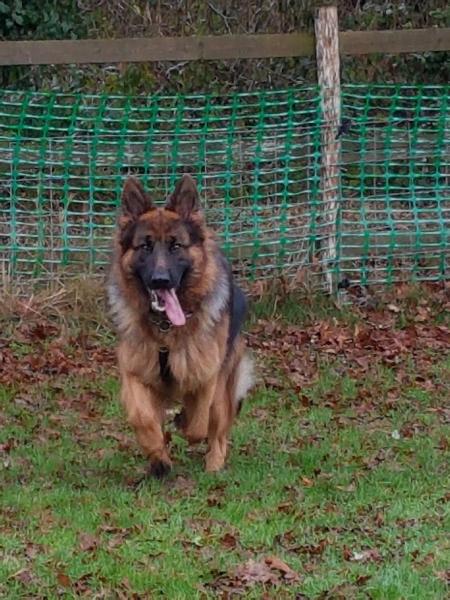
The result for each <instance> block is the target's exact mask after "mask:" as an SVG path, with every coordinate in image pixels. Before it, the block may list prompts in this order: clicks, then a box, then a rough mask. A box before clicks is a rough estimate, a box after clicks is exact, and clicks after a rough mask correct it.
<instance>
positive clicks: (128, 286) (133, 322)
mask: <svg viewBox="0 0 450 600" xmlns="http://www.w3.org/2000/svg"><path fill="white" fill-rule="evenodd" d="M155 282H156V283H155ZM164 286H165V287H167V288H169V287H170V288H171V289H172V288H173V289H175V290H176V292H175V293H176V297H177V298H178V300H179V304H180V306H181V308H182V310H183V313H184V315H185V316H186V321H185V324H184V325H182V326H175V325H172V324H171V323H170V321H169V320H168V319H165V318H164V315H163V314H161V313H158V312H156V313H155V312H154V311H153V310H152V303H151V300H150V298H151V293H152V289H153V288H158V287H161V288H162V287H164ZM163 292H164V290H162V291H161V293H163ZM158 293H159V292H158ZM164 293H166V292H164ZM108 295H109V302H110V307H111V311H112V314H113V318H114V321H115V324H116V327H117V331H118V335H119V345H118V362H119V370H120V376H121V398H122V402H123V405H124V407H125V410H126V413H127V416H128V421H129V422H130V424H131V425H132V426H133V427H134V430H135V432H136V436H137V439H138V441H139V444H140V445H141V447H142V449H143V451H144V452H145V454H146V455H147V456H148V458H149V459H150V464H151V472H152V474H154V475H156V476H162V475H164V474H165V473H167V472H168V471H169V469H170V467H171V460H170V457H169V454H168V450H167V448H166V444H165V439H164V433H163V426H164V419H165V413H166V410H167V408H168V407H170V406H172V405H173V403H175V402H180V403H181V405H182V410H181V413H180V415H179V418H178V425H179V427H180V429H181V431H182V433H183V434H184V436H185V437H186V438H187V440H188V441H189V442H191V443H195V442H199V441H201V440H204V439H207V442H208V450H207V454H206V469H207V470H208V471H218V470H219V469H221V468H222V467H223V466H224V462H225V458H226V454H227V444H228V435H229V431H230V428H231V425H232V422H233V419H234V417H235V415H236V413H237V412H238V408H239V405H240V402H241V400H242V398H243V397H244V396H245V394H246V393H247V391H248V389H249V388H250V387H251V385H252V363H251V360H250V358H249V356H248V355H247V353H246V350H245V343H244V340H243V338H242V337H241V335H240V328H241V325H242V321H243V319H244V316H245V308H246V302H245V298H244V295H243V293H242V291H241V290H240V289H239V288H238V287H237V286H236V284H235V283H234V282H233V279H232V276H231V271H230V268H229V266H228V264H227V261H226V260H225V258H224V257H223V255H222V253H221V252H220V250H219V248H218V245H217V242H216V239H215V237H214V235H213V233H212V232H211V231H210V230H209V229H208V227H207V226H206V223H205V220H204V216H203V213H202V211H201V209H200V206H199V201H198V193H197V189H196V186H195V183H194V181H193V179H192V178H191V177H190V176H188V175H185V176H184V177H183V178H182V179H181V180H180V181H179V183H178V185H177V186H176V188H175V191H174V192H173V194H172V195H171V196H170V197H169V200H168V202H167V204H166V206H165V207H164V208H157V207H155V205H154V204H153V203H152V200H151V198H150V196H149V195H148V194H147V193H146V192H145V191H144V189H143V187H142V185H141V184H140V182H139V181H138V180H137V179H135V178H133V177H130V178H129V179H128V180H127V181H126V183H125V186H124V189H123V196H122V215H121V217H120V218H119V224H118V230H117V235H116V238H115V249H114V258H113V263H112V268H111V273H110V277H109V284H108ZM167 310H168V309H167Z"/></svg>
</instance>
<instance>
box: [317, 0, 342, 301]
mask: <svg viewBox="0 0 450 600" xmlns="http://www.w3.org/2000/svg"><path fill="white" fill-rule="evenodd" d="M315 33H316V59H317V77H318V81H319V87H320V93H321V102H322V115H323V124H322V142H321V143H322V165H321V174H320V189H321V194H322V211H321V223H320V229H321V237H322V239H323V242H322V243H321V253H322V261H323V269H324V277H325V283H326V286H327V288H328V291H329V293H330V294H332V293H333V292H334V291H335V289H336V282H335V281H334V276H333V269H334V266H335V264H336V259H337V252H336V221H337V211H338V201H339V154H340V139H339V138H338V137H337V135H338V130H339V126H340V123H341V83H340V75H339V24H338V12H337V6H321V7H320V8H319V9H318V11H317V14H316V19H315Z"/></svg>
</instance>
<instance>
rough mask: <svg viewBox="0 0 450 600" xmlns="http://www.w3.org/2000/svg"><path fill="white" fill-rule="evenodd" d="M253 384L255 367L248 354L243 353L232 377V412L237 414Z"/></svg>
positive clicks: (246, 352)
mask: <svg viewBox="0 0 450 600" xmlns="http://www.w3.org/2000/svg"><path fill="white" fill-rule="evenodd" d="M254 384H255V367H254V362H253V358H252V356H251V354H250V352H249V351H248V350H247V351H245V352H244V353H243V354H242V356H241V358H240V359H239V362H238V364H237V365H236V371H235V375H234V399H233V400H234V402H233V404H234V410H235V414H239V412H240V410H241V408H242V402H243V401H244V398H245V396H246V395H247V394H248V392H249V391H250V390H251V388H252V387H253V385H254Z"/></svg>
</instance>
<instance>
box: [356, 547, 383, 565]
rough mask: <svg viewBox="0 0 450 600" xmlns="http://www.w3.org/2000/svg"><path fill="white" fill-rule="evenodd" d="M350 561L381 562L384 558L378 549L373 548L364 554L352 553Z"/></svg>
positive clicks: (363, 552) (364, 551)
mask: <svg viewBox="0 0 450 600" xmlns="http://www.w3.org/2000/svg"><path fill="white" fill-rule="evenodd" d="M348 560H350V561H354V562H380V561H381V560H382V557H381V554H380V553H379V552H378V550H377V549H376V548H371V549H369V550H363V551H362V552H352V553H351V555H350V558H349V559H348Z"/></svg>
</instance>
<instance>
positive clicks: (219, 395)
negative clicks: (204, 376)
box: [206, 342, 253, 471]
mask: <svg viewBox="0 0 450 600" xmlns="http://www.w3.org/2000/svg"><path fill="white" fill-rule="evenodd" d="M231 360H232V363H231V367H230V370H229V371H228V373H222V374H221V375H220V376H219V379H218V383H217V388H216V394H215V396H214V401H213V403H212V405H211V410H210V413H209V430H208V452H207V454H206V470H207V471H219V470H220V469H221V468H222V467H223V465H224V463H225V459H226V455H227V450H228V434H229V431H230V429H231V425H232V424H233V420H234V418H235V416H236V414H237V413H238V412H239V409H240V405H241V402H242V400H243V399H244V397H245V395H246V394H247V392H248V391H249V389H250V388H251V387H252V385H253V363H252V360H251V358H250V357H249V355H248V354H247V353H246V352H245V347H244V344H243V343H242V342H241V343H239V344H237V345H236V348H235V351H234V355H233V356H232V358H231Z"/></svg>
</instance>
